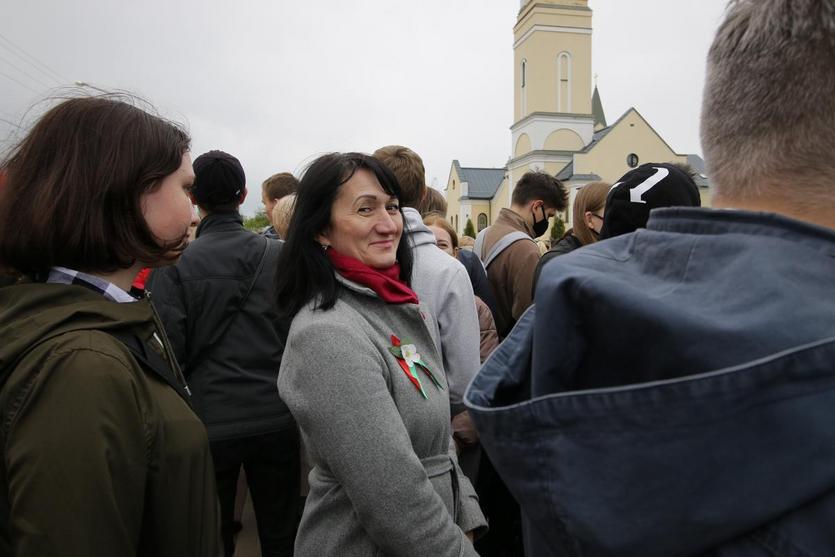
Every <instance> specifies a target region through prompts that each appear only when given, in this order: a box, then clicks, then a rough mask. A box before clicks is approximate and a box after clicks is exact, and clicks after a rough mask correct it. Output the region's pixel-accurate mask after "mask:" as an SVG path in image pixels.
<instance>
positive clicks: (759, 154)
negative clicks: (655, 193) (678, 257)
mask: <svg viewBox="0 0 835 557" xmlns="http://www.w3.org/2000/svg"><path fill="white" fill-rule="evenodd" d="M701 138H702V149H703V150H704V154H705V159H706V162H707V167H708V173H709V174H710V177H711V181H712V182H713V184H714V186H715V188H716V195H719V196H722V197H725V198H730V199H739V200H743V199H752V198H756V197H761V196H766V197H768V196H774V195H776V196H777V197H778V198H785V197H786V195H787V194H790V195H796V196H797V202H798V204H800V205H803V204H804V203H808V202H810V201H812V198H817V199H819V198H820V196H821V194H824V195H829V196H832V194H833V193H835V0H731V2H730V3H729V4H728V8H727V12H726V16H725V20H724V22H723V23H722V24H721V26H720V27H719V30H718V32H717V34H716V38H715V39H714V42H713V45H712V46H711V48H710V52H709V54H708V64H707V79H706V83H705V90H704V99H703V105H702V121H701ZM787 180H791V183H790V184H786V181H787ZM783 184H786V186H785V187H786V189H785V190H783V188H782V186H783ZM789 188H791V191H788V189H789ZM780 190H782V191H780ZM830 192H831V193H830ZM830 199H835V196H832V197H830Z"/></svg>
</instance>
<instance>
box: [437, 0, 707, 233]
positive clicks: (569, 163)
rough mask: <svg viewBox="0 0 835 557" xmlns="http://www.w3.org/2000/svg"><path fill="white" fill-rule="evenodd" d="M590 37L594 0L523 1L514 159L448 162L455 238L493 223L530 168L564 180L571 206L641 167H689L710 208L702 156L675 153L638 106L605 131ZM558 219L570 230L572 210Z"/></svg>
mask: <svg viewBox="0 0 835 557" xmlns="http://www.w3.org/2000/svg"><path fill="white" fill-rule="evenodd" d="M591 38H592V10H591V8H589V5H588V0H521V2H520V5H519V14H518V15H517V18H516V25H515V26H514V28H513V60H514V62H513V63H514V71H513V82H514V83H513V91H514V92H513V103H514V108H513V125H512V126H511V127H510V133H511V145H510V151H511V156H510V158H509V160H508V161H507V164H506V165H505V166H503V167H501V168H497V167H492V168H480V167H468V166H464V165H462V164H461V163H460V162H459V161H458V160H453V161H452V168H451V169H450V174H449V179H448V180H447V187H446V188H445V191H446V197H447V203H448V210H447V216H448V218H449V222H450V224H451V225H452V226H453V227H454V228H455V229H456V231H458V233H459V234H460V233H461V232H462V231H463V229H464V226H465V223H466V222H467V221H472V222H473V225H474V227H475V229H476V232H478V231H479V230H482V229H483V228H485V227H486V226H489V225H490V224H492V223H493V221H494V220H495V218H496V217H497V216H498V214H499V212H500V211H501V210H502V208H505V207H509V206H510V202H511V195H512V192H513V188H514V186H515V185H516V182H518V181H519V179H520V178H521V177H522V175H524V174H525V172H528V171H530V170H542V171H545V172H547V173H548V174H551V175H554V176H556V177H557V178H559V179H560V180H561V181H562V182H563V183H564V184H565V186H566V188H567V189H568V191H569V195H570V198H569V203H573V201H574V198H575V196H576V193H577V191H578V189H579V188H581V187H582V186H583V185H585V184H587V183H589V182H593V181H598V180H603V181H606V182H610V183H614V182H616V181H617V180H618V178H619V177H620V176H623V174H624V173H626V172H627V171H628V170H629V169H630V168H635V167H636V166H638V165H639V164H642V163H644V162H672V163H688V164H690V165H691V166H692V167H693V169H694V170H695V171H696V172H697V173H698V176H697V178H696V183H697V185H698V186H699V190H700V193H701V194H702V204H703V205H709V204H710V192H709V189H708V188H709V184H708V181H707V177H706V176H705V175H704V174H703V172H704V161H702V159H701V157H699V156H698V155H684V154H678V153H676V152H675V151H674V150H673V149H672V148H671V147H670V146H669V144H667V142H666V141H665V140H664V139H663V138H662V137H661V136H660V135H659V134H658V133H657V132H656V131H655V130H654V129H653V128H652V126H651V125H650V124H649V123H648V122H647V121H646V120H645V119H644V118H643V116H641V114H640V113H639V112H638V111H637V110H636V109H635V108H634V107H633V108H630V109H629V110H627V111H626V112H625V113H624V114H623V115H622V116H621V117H620V118H618V120H617V121H616V122H615V123H613V124H611V125H607V123H606V117H605V115H604V113H603V105H602V103H601V101H600V95H599V93H598V91H597V87H594V90H592V82H593V76H592V57H591ZM562 218H563V220H564V221H565V222H566V224H567V225H568V226H571V225H572V222H571V212H570V211H566V213H565V214H564V215H562Z"/></svg>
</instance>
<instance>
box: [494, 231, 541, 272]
mask: <svg viewBox="0 0 835 557" xmlns="http://www.w3.org/2000/svg"><path fill="white" fill-rule="evenodd" d="M485 230H486V229H485ZM482 232H484V231H483V230H482ZM519 240H530V241H531V242H533V241H534V240H533V238H531V237H530V236H528V235H527V234H526V233H525V232H522V231H520V230H517V231H516V232H511V233H510V234H505V235H504V236H502V237H501V238H499V241H498V242H496V243H495V244H493V247H492V248H490V253H488V254H487V256H486V257H485V258H483V259H482V261H483V262H484V267H485V268H486V267H489V266H490V263H492V262H493V261H494V260H495V259H496V258H497V257H498V256H499V254H501V253H502V252H503V251H504V250H505V249H507V248H509V247H510V246H511V244H515V243H516V242H518V241H519ZM481 248H482V250H483V248H484V246H483V241H482V246H481Z"/></svg>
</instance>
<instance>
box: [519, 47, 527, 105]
mask: <svg viewBox="0 0 835 557" xmlns="http://www.w3.org/2000/svg"><path fill="white" fill-rule="evenodd" d="M521 72H522V91H521V93H520V97H521V103H522V106H521V108H522V117H525V116H526V115H527V114H528V98H527V97H528V88H527V87H526V83H527V80H528V61H527V60H522V68H521Z"/></svg>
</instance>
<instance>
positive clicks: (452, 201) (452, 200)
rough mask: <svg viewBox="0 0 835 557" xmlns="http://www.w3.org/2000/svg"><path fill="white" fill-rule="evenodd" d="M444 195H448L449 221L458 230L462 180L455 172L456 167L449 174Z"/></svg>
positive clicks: (447, 212)
mask: <svg viewBox="0 0 835 557" xmlns="http://www.w3.org/2000/svg"><path fill="white" fill-rule="evenodd" d="M444 193H445V194H446V203H447V211H446V214H447V221H448V222H449V224H450V225H451V226H452V228H457V224H456V222H455V220H456V219H455V216H456V215H458V213H459V212H460V208H461V201H460V199H459V198H460V197H461V178H460V177H459V176H458V172H457V171H456V170H455V165H452V170H451V171H450V173H449V181H448V182H447V187H446V190H444ZM459 220H460V217H459ZM456 231H457V230H456Z"/></svg>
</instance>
